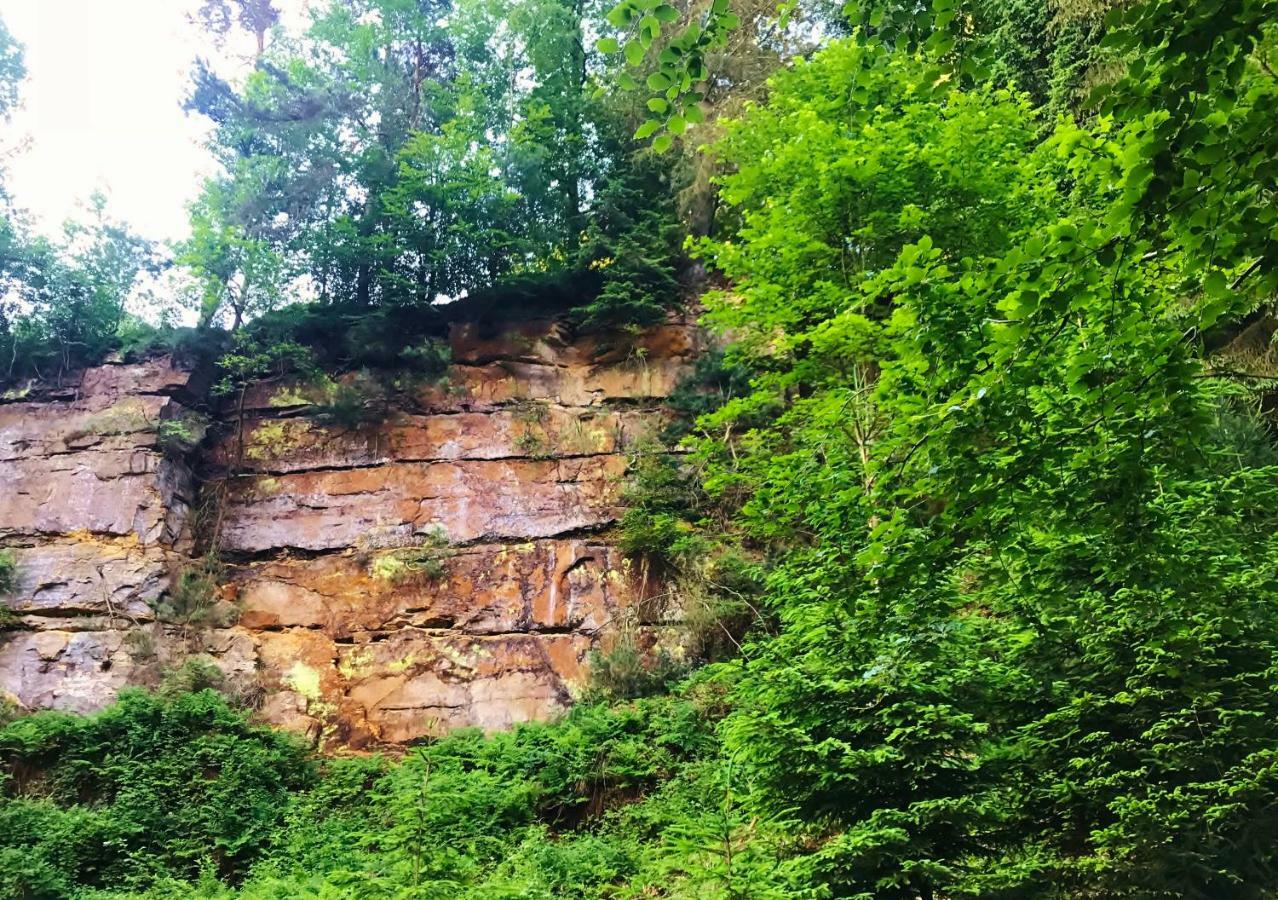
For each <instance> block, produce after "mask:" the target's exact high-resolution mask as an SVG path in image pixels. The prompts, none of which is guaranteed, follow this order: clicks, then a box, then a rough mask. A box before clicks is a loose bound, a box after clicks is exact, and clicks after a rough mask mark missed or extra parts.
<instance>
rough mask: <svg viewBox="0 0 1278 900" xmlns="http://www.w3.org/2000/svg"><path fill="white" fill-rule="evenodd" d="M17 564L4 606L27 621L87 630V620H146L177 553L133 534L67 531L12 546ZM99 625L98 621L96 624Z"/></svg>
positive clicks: (165, 585) (39, 625)
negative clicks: (107, 535)
mask: <svg viewBox="0 0 1278 900" xmlns="http://www.w3.org/2000/svg"><path fill="white" fill-rule="evenodd" d="M11 552H12V553H13V556H14V560H15V562H16V565H17V569H16V572H17V576H16V584H15V586H14V589H13V591H11V592H10V595H9V598H8V605H9V609H10V610H12V612H13V613H14V614H16V615H19V616H22V617H23V618H24V622H25V624H26V625H27V626H29V627H36V628H50V627H53V628H57V627H61V628H65V629H67V630H72V631H82V630H86V628H87V627H88V625H89V624H90V623H97V622H101V621H107V620H110V619H112V618H116V619H118V620H119V621H118V622H116V623H115V624H117V625H124V624H126V623H127V622H128V621H148V620H150V619H151V618H153V615H154V614H153V612H152V604H154V603H155V601H156V600H158V599H159V597H160V595H161V594H163V593H164V591H165V590H167V589H168V587H169V572H170V571H171V569H172V568H173V567H174V566H175V565H176V564H177V560H178V558H179V557H178V555H177V554H174V553H172V552H169V551H166V550H164V549H163V548H161V547H159V546H154V545H153V546H149V547H148V546H144V545H142V544H141V543H140V542H139V541H138V540H137V539H136V537H133V536H130V537H128V538H99V537H94V536H93V535H90V534H85V533H82V534H79V535H70V536H67V537H60V538H53V539H50V540H48V541H46V542H40V543H36V544H34V545H33V546H30V547H16V548H13V549H12V550H11ZM99 627H101V626H99Z"/></svg>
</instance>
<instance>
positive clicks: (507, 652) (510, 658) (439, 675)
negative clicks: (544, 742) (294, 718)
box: [337, 630, 593, 745]
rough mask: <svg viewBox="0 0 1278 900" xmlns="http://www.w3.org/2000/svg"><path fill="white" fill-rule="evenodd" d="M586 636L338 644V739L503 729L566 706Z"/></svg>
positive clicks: (430, 636)
mask: <svg viewBox="0 0 1278 900" xmlns="http://www.w3.org/2000/svg"><path fill="white" fill-rule="evenodd" d="M592 646H593V642H592V641H591V640H590V638H589V637H587V636H585V635H580V634H557V635H501V636H493V637H465V636H459V635H441V634H435V633H432V632H414V631H412V630H404V631H400V632H397V633H395V634H394V635H393V636H391V637H390V638H389V639H387V640H384V641H378V642H376V643H369V644H356V645H352V646H342V647H339V648H338V650H339V657H338V663H337V671H338V673H339V676H344V679H345V681H346V683H347V689H346V693H345V695H344V697H343V699H342V702H341V704H340V714H341V720H342V721H343V722H344V723H345V727H346V728H348V729H349V734H348V735H347V736H346V740H347V741H348V742H350V743H353V744H356V745H360V744H366V743H369V742H379V743H403V742H405V741H409V740H412V739H414V738H419V737H423V736H425V735H428V734H439V733H441V732H443V731H447V730H449V729H451V728H456V727H459V726H464V725H469V726H478V727H480V728H485V729H489V730H492V729H498V728H507V727H509V726H510V725H513V724H515V723H517V722H526V721H530V720H532V719H539V718H545V717H546V716H547V715H550V714H552V713H554V712H556V711H558V710H562V709H564V708H565V707H567V706H568V704H569V703H570V702H571V700H572V685H574V684H577V683H580V680H581V677H582V669H581V665H582V662H583V660H584V658H585V655H586V654H587V653H588V652H589V651H590V649H591V648H592Z"/></svg>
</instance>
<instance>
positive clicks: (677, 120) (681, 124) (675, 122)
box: [666, 116, 688, 134]
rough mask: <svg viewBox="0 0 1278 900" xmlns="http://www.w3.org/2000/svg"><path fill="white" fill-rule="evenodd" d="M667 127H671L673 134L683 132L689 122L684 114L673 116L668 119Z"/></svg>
mask: <svg viewBox="0 0 1278 900" xmlns="http://www.w3.org/2000/svg"><path fill="white" fill-rule="evenodd" d="M666 128H667V129H669V131H670V133H671V134H683V133H684V131H686V130H687V128H688V123H687V122H686V121H685V120H684V118H683V116H671V117H670V118H669V119H666Z"/></svg>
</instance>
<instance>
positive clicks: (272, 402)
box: [266, 386, 310, 409]
mask: <svg viewBox="0 0 1278 900" xmlns="http://www.w3.org/2000/svg"><path fill="white" fill-rule="evenodd" d="M308 403H310V401H309V400H307V399H306V398H305V397H304V396H302V392H301V391H300V390H299V389H298V388H297V387H296V386H290V387H282V388H280V389H279V390H278V391H276V392H275V393H274V394H271V396H270V399H268V400H267V401H266V405H267V406H272V407H275V408H277V409H278V408H280V407H283V406H306V405H307V404H308Z"/></svg>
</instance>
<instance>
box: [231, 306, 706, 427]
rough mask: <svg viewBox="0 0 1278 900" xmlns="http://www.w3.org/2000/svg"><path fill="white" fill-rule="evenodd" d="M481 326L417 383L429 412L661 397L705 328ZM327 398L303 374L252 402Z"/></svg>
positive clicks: (462, 335) (415, 396)
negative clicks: (577, 331)
mask: <svg viewBox="0 0 1278 900" xmlns="http://www.w3.org/2000/svg"><path fill="white" fill-rule="evenodd" d="M481 331H482V329H481V326H478V325H473V324H463V325H458V326H455V327H454V331H453V337H452V340H451V343H452V348H453V359H454V363H453V365H451V366H450V367H449V369H448V371H447V373H446V374H445V376H444V377H443V378H441V379H440V380H439V381H437V382H427V383H424V384H422V385H421V386H419V387H416V388H414V387H413V386H412V385H411V383H406V384H405V385H404V387H405V390H406V391H407V393H408V395H409V396H408V398H407V399H408V401H409V402H411V404H412V405H413V406H414V407H416V409H418V410H419V411H423V412H435V413H440V412H466V411H486V410H491V409H494V408H496V407H501V406H508V405H511V404H518V403H521V402H527V401H535V400H540V401H551V402H553V403H556V404H558V405H560V406H564V407H586V406H599V405H601V404H607V403H636V402H659V401H660V400H661V399H662V398H664V397H666V396H668V395H669V394H670V393H671V392H672V391H673V390H674V388H675V387H676V385H677V384H678V382H679V380H680V379H681V378H682V377H683V375H684V373H685V372H686V371H687V368H688V366H689V365H690V363H691V362H692V361H693V360H694V359H695V358H696V356H697V354H698V353H700V352H701V349H702V342H701V337H700V332H699V331H698V330H697V329H696V328H695V327H693V326H691V325H687V324H683V323H672V324H670V325H664V326H659V327H657V328H656V329H653V330H651V331H649V332H646V333H645V334H642V335H638V336H630V335H626V336H621V337H618V336H613V337H600V336H597V335H585V336H581V337H578V338H575V339H574V340H571V341H561V340H559V339H557V338H555V337H554V335H555V334H556V333H557V332H559V331H562V328H561V326H558V325H557V324H555V323H548V322H545V321H541V320H539V321H534V322H526V323H522V324H520V325H518V326H515V330H514V331H512V332H502V333H499V334H495V335H494V336H492V337H489V338H485V337H481V336H480V333H481ZM321 400H322V389H321V388H320V387H319V386H317V385H313V384H308V383H306V382H305V381H302V380H299V379H297V378H280V379H272V380H270V381H265V382H262V383H260V384H257V385H254V386H252V387H251V388H250V389H249V390H248V392H247V393H246V395H245V409H246V410H249V411H252V412H261V411H285V410H291V409H300V408H303V407H305V406H306V405H307V404H310V403H316V402H319V401H321Z"/></svg>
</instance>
